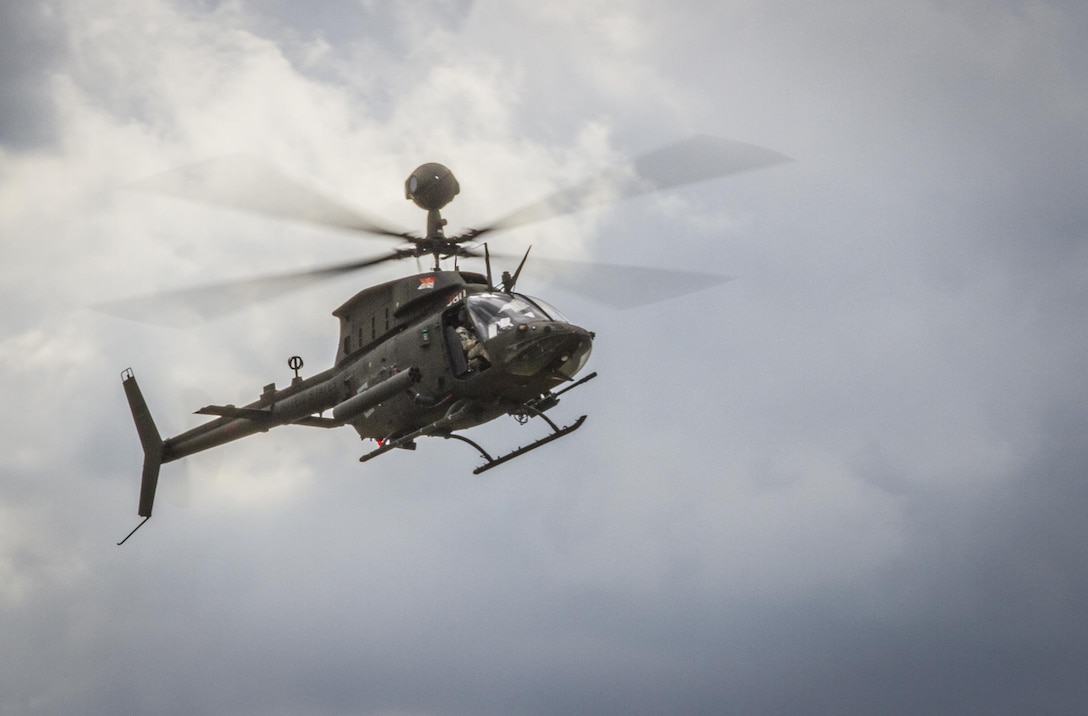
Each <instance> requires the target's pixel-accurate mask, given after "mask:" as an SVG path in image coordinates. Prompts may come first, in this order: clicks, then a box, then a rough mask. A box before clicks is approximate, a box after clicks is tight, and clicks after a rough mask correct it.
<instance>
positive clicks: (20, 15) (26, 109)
mask: <svg viewBox="0 0 1088 716" xmlns="http://www.w3.org/2000/svg"><path fill="white" fill-rule="evenodd" d="M60 30H61V28H60V27H59V25H58V23H57V20H56V17H55V16H54V15H53V13H52V12H51V6H50V5H48V4H44V3H4V4H3V6H2V7H0V146H7V147H9V148H15V149H31V148H36V147H41V146H45V145H49V144H52V143H53V142H55V141H56V136H55V131H56V116H55V108H54V106H53V102H52V99H51V86H50V82H51V79H52V77H51V75H52V73H53V72H54V71H55V70H56V68H57V67H58V66H59V65H60V64H61V62H62V60H63V52H64V43H63V38H62V36H61V35H60Z"/></svg>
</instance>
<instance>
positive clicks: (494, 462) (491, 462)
mask: <svg viewBox="0 0 1088 716" xmlns="http://www.w3.org/2000/svg"><path fill="white" fill-rule="evenodd" d="M540 417H541V418H544V419H545V420H547V421H548V425H550V426H551V428H552V434H551V435H548V436H546V437H543V438H540V439H539V440H537V441H535V442H531V443H529V444H528V445H525V446H524V447H519V448H518V449H517V450H514V451H512V452H508V453H506V454H505V455H500V456H499V457H491V455H490V454H488V452H487V450H484V449H483V448H482V447H480V446H479V444H478V443H476V442H475V441H473V440H469V439H468V438H466V437H465V436H464V435H456V434H454V433H450V434H449V435H442V436H441V437H444V438H446V439H447V440H460V441H461V442H464V443H468V444H469V445H471V446H472V447H474V448H476V450H477V451H479V453H480V456H481V457H483V459H484V460H487V462H485V463H484V464H483V465H480V466H479V467H478V468H476V469H475V470H473V471H472V474H473V475H479V474H480V473H481V472H486V471H487V470H490V469H491V468H493V467H498V466H499V465H501V464H503V463H504V462H507V461H509V460H513V459H514V458H516V457H517V456H519V455H524V454H525V453H527V452H529V451H530V450H536V449H537V448H538V447H540V446H541V445H547V444H548V443H550V442H551V441H553V440H558V439H559V438H561V437H563V436H564V435H569V434H570V433H573V432H574V431H575V430H577V429H578V428H580V427H582V423H584V422H585V421H586V416H585V415H583V416H582V417H580V418H578V419H577V420H575V421H574V422H573V423H571V424H570V425H568V426H566V427H565V428H561V427H559V426H558V425H556V424H555V423H553V422H552V421H551V420H549V419H548V417H547V416H545V415H543V414H540Z"/></svg>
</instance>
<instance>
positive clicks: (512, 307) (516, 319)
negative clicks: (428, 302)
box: [465, 293, 566, 340]
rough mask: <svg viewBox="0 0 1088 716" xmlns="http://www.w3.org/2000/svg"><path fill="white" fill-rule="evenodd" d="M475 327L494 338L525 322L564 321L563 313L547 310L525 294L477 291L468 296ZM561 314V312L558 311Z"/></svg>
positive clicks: (466, 302) (469, 308) (481, 335)
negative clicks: (522, 295)
mask: <svg viewBox="0 0 1088 716" xmlns="http://www.w3.org/2000/svg"><path fill="white" fill-rule="evenodd" d="M465 304H466V305H467V306H468V311H469V314H470V315H471V316H472V320H473V321H474V322H475V323H476V330H477V331H478V332H479V334H480V337H481V338H483V339H485V340H486V339H488V338H494V337H495V336H497V335H498V334H499V333H502V332H503V331H509V330H511V329H512V328H514V327H515V326H517V325H519V324H522V323H532V322H533V321H563V322H566V321H565V320H564V319H563V318H562V316H558V315H556V316H551V315H548V313H547V312H546V310H545V309H544V308H543V307H541V306H538V305H537V304H535V303H533V302H532V301H530V300H527V299H526V298H522V297H521V296H517V295H510V294H506V293H476V294H473V295H471V296H469V297H468V298H467V299H466V300H465ZM556 313H557V314H558V312H556Z"/></svg>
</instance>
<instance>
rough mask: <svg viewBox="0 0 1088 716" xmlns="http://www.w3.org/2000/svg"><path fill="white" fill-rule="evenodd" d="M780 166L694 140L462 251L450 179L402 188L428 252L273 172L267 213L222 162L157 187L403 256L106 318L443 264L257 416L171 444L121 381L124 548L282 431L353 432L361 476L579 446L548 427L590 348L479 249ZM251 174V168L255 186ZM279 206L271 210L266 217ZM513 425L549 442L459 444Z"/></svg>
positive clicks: (260, 403) (503, 225) (474, 232)
mask: <svg viewBox="0 0 1088 716" xmlns="http://www.w3.org/2000/svg"><path fill="white" fill-rule="evenodd" d="M246 161H247V160H242V162H243V163H245V162H246ZM783 161H787V159H786V158H785V157H784V156H782V155H780V154H778V153H776V152H773V151H771V150H767V149H763V148H760V147H755V146H753V145H749V144H744V143H740V142H734V141H729V140H724V139H720V138H716V137H710V136H702V135H701V136H695V137H691V138H689V139H685V140H683V141H680V142H678V143H676V144H672V145H669V146H666V147H664V148H662V149H659V150H657V151H655V152H651V153H649V154H645V155H642V156H641V157H639V158H637V159H635V160H634V161H633V162H632V163H630V164H627V165H624V166H621V167H613V168H611V169H607V170H605V171H603V172H601V173H600V174H598V175H595V176H593V177H591V178H590V179H588V180H586V181H585V182H583V183H581V184H579V185H577V186H574V187H571V188H568V189H565V190H562V191H560V192H557V193H555V194H552V195H550V196H548V197H546V198H544V199H542V200H540V201H538V202H534V203H532V204H529V205H528V206H525V207H523V208H521V209H519V210H517V211H514V212H512V213H510V214H507V215H506V216H504V217H502V218H500V219H498V220H496V221H493V222H491V223H489V224H486V225H484V226H482V227H479V228H474V229H469V230H466V231H464V232H462V233H459V234H456V235H454V236H446V233H445V227H446V220H445V218H443V216H442V213H441V211H442V209H443V208H445V207H446V206H447V205H448V204H449V202H450V201H452V200H453V199H454V197H456V196H457V195H458V193H459V192H460V185H459V183H458V181H457V179H456V178H455V177H454V175H453V173H452V172H451V171H450V170H449V169H448V168H447V167H445V166H444V165H442V164H438V163H433V162H431V163H427V164H423V165H421V166H420V167H418V168H417V169H416V170H415V171H413V172H412V173H411V174H410V175H409V177H408V178H407V180H406V181H405V186H404V190H405V196H406V198H407V199H408V200H411V201H412V202H413V203H414V204H415V205H416V206H418V207H419V208H421V209H423V210H425V211H426V212H427V224H426V233H425V234H424V235H422V236H418V235H415V234H413V233H410V232H407V231H400V230H397V229H396V228H391V227H390V226H389V225H388V224H386V223H385V222H382V221H377V220H374V219H371V218H369V217H366V216H364V215H362V214H360V213H359V212H357V211H354V210H349V209H347V208H345V207H343V206H342V205H340V204H338V203H336V202H334V201H332V200H330V199H327V198H325V197H324V196H322V195H320V194H318V193H315V192H313V191H311V190H309V189H307V188H305V187H302V186H301V185H297V184H294V183H292V182H290V180H287V179H285V178H282V177H278V175H273V174H271V173H269V172H267V171H264V170H260V172H259V173H261V176H260V179H259V181H258V183H259V184H260V185H262V186H264V187H266V188H268V187H272V188H273V189H274V190H270V191H269V192H268V193H267V194H266V195H262V196H257V197H254V195H252V194H249V195H238V194H234V195H232V194H231V189H232V188H233V187H236V186H237V185H238V182H237V181H235V179H236V178H237V177H233V178H229V179H226V180H224V179H223V171H222V169H223V167H224V166H225V167H227V168H228V169H231V170H232V171H233V170H236V169H237V167H238V166H239V160H237V159H229V160H228V161H226V162H225V163H224V162H222V161H219V162H216V160H213V162H211V163H204V164H200V165H194V166H193V167H189V168H183V170H173V171H171V172H167V173H165V174H163V175H159V176H158V177H154V178H152V179H151V180H148V181H147V182H145V183H144V185H143V186H142V187H140V188H143V189H148V190H150V191H154V192H157V193H161V194H166V195H173V196H180V197H183V198H187V199H197V200H200V201H205V202H211V203H218V204H225V205H227V206H231V207H234V208H241V209H247V210H250V211H256V212H260V213H264V214H270V215H273V216H277V217H281V218H283V217H286V218H291V219H295V220H302V221H308V222H311V223H317V224H321V225H325V226H332V227H335V228H340V229H348V230H351V231H355V232H361V233H364V234H368V235H372V236H379V237H386V238H391V239H395V240H397V241H399V242H402V244H403V245H401V246H398V247H396V248H394V249H393V250H392V251H391V252H389V253H386V254H383V255H379V256H375V257H369V258H364V259H361V260H355V261H350V262H346V263H342V264H337V265H334V266H328V267H324V268H319V269H310V270H306V271H299V272H293V273H287V274H280V275H275V276H267V277H262V278H257V279H251V280H247V281H242V282H232V283H227V284H220V285H214V286H205V287H200V288H197V289H187V290H182V291H176V292H173V293H168V294H159V295H158V296H156V297H151V298H150V300H148V299H139V300H138V301H133V300H127V301H121V302H114V303H112V304H100V306H99V308H100V309H102V310H104V311H106V312H108V313H114V314H116V315H121V316H125V317H134V316H133V315H131V314H132V310H131V309H132V308H133V307H134V306H139V307H140V308H141V309H142V310H143V311H144V312H145V317H146V311H148V310H151V311H153V312H154V311H158V310H160V307H161V306H165V305H169V304H178V303H181V304H190V305H191V304H203V306H204V307H205V308H207V309H209V310H207V311H206V313H210V314H216V313H220V312H223V311H225V310H228V309H230V308H233V307H235V306H234V304H236V303H239V302H245V301H248V300H250V299H252V298H254V297H260V298H262V299H263V298H267V297H269V296H271V295H275V294H278V293H282V292H284V291H287V290H293V289H295V288H299V287H301V286H305V285H309V284H311V283H313V282H316V281H321V280H324V279H328V278H333V277H337V276H341V275H343V274H345V273H348V272H352V271H357V270H360V269H365V268H369V267H372V266H376V265H378V264H381V263H385V262H390V261H397V260H402V259H409V258H414V259H417V260H419V259H422V258H425V257H431V258H433V261H434V263H433V268H432V269H431V270H430V271H427V272H424V273H419V274H416V275H412V276H408V277H405V278H399V279H396V280H393V281H388V282H386V283H382V284H380V285H376V286H372V287H369V288H365V289H363V290H362V291H360V292H358V293H356V294H355V295H354V296H352V297H351V298H350V299H348V300H347V301H346V302H345V303H344V304H343V305H341V306H340V307H339V308H337V309H336V310H335V311H333V315H334V316H335V317H336V318H338V319H339V321H340V335H339V342H338V346H337V351H336V357H335V360H334V364H333V366H332V367H331V368H328V369H326V370H323V371H321V372H319V373H316V374H314V375H311V376H309V377H306V378H304V377H302V376H301V375H300V373H299V371H300V370H301V368H302V367H303V361H302V359H301V358H300V357H299V356H293V357H291V359H290V360H289V361H288V366H289V367H290V368H291V369H292V370H293V371H294V378H293V379H292V380H291V383H290V385H288V386H287V387H284V388H277V387H276V385H275V383H270V384H268V385H266V386H264V389H263V390H262V391H261V393H260V397H259V398H258V399H257V400H255V401H253V402H251V403H249V404H247V405H243V406H241V407H236V406H234V405H207V406H205V407H203V408H201V409H199V410H197V411H196V413H197V414H199V415H207V416H212V417H213V419H212V420H210V421H208V422H206V423H204V424H202V425H199V426H197V427H195V428H193V429H191V430H188V431H186V432H183V433H181V434H179V435H175V436H174V437H170V438H166V439H165V440H164V439H163V438H162V437H161V435H160V433H159V430H158V428H157V426H156V424H155V421H154V420H153V418H152V416H151V412H150V410H149V409H148V406H147V403H146V401H145V400H144V397H143V394H142V393H141V391H140V387H139V385H138V384H137V382H136V377H135V375H134V373H133V371H132V369H131V368H129V369H126V370H125V371H124V372H123V373H122V384H123V386H124V390H125V395H126V397H127V400H128V403H129V407H130V409H131V411H132V416H133V419H134V421H135V423H136V430H137V433H138V435H139V439H140V443H141V445H142V447H143V450H144V463H143V473H142V479H141V486H140V498H139V507H138V514H139V516H140V517H143V518H144V519H143V520H142V521H141V522H140V523H139V524H138V525H137V526H136V528H135V529H133V530H132V532H130V533H129V534H128V536H126V537H125V539H123V540H121V542H119V543H118V545H121V544H124V543H125V542H126V541H127V540H128V539H129V537H131V536H132V535H133V534H135V532H136V531H137V530H138V529H140V527H142V526H143V525H144V524H145V523H146V522H147V520H148V519H150V518H151V514H152V508H153V505H154V500H155V491H156V488H157V485H158V479H159V471H160V467H161V466H162V464H163V463H168V462H173V461H175V460H179V459H181V458H183V457H186V456H188V455H192V454H194V453H197V452H200V451H203V450H207V449H209V448H213V447H217V446H219V445H223V444H225V443H228V442H231V441H234V440H238V439H240V438H243V437H247V436H249V435H253V434H255V433H259V432H267V431H268V430H270V429H272V428H274V427H277V426H280V425H302V426H309V427H318V428H335V427H341V426H345V425H350V426H351V427H352V428H354V429H355V431H356V432H357V433H358V434H359V436H360V438H361V439H363V440H371V441H373V445H372V448H371V449H370V450H369V451H367V452H366V453H364V454H363V455H362V456H361V457H360V458H359V460H360V461H361V462H368V461H370V460H373V459H374V458H377V457H379V456H381V455H384V454H385V453H388V452H390V451H392V450H396V449H401V450H413V449H415V447H416V440H418V439H419V438H422V437H437V438H443V439H455V440H458V441H461V442H463V443H466V444H468V445H470V446H471V447H472V448H474V449H475V450H476V451H477V452H479V454H480V456H481V458H482V459H483V463H482V464H481V465H479V466H478V467H477V468H476V469H475V470H474V473H475V474H479V473H481V472H484V471H486V470H490V469H492V468H494V467H497V466H498V465H501V464H503V463H505V462H508V461H509V460H512V459H514V458H516V457H519V456H521V455H524V454H525V453H527V452H529V451H531V450H535V449H537V448H539V447H541V446H543V445H546V444H548V443H550V442H553V441H555V440H558V439H559V438H561V437H564V436H566V435H569V434H570V433H572V432H574V431H575V430H577V429H578V428H580V427H581V426H582V424H583V423H584V421H585V420H586V416H585V415H582V416H581V417H579V418H577V419H576V420H574V421H573V422H571V423H570V424H568V425H565V426H560V425H559V424H557V423H556V422H555V421H553V420H552V419H551V418H550V417H549V416H548V415H547V414H546V413H547V412H548V411H549V410H551V409H552V408H554V407H555V406H556V405H557V404H558V403H559V398H560V396H561V395H564V394H565V393H567V392H568V391H571V390H573V389H574V388H577V387H579V386H581V385H584V384H585V383H586V382H588V381H590V380H592V379H593V378H595V377H596V375H597V374H596V373H595V372H592V373H589V374H588V375H584V376H582V377H577V378H576V376H579V374H580V373H581V371H582V369H583V368H584V367H585V365H586V362H587V361H588V359H589V356H590V352H591V350H592V346H593V339H594V337H595V334H594V333H593V332H592V331H589V330H586V329H585V328H582V327H579V326H576V325H574V324H572V323H570V322H569V321H568V320H567V319H566V318H565V317H564V316H563V314H562V313H560V312H559V310H558V309H556V308H554V307H553V306H552V305H551V304H550V303H548V302H546V301H544V300H541V299H539V298H534V297H531V296H528V295H525V294H522V293H519V292H517V291H516V288H517V283H518V279H519V277H520V276H521V274H522V270H523V269H524V268H525V266H526V263H527V261H528V260H529V252H528V251H527V252H526V253H525V254H524V255H523V256H522V257H521V260H520V262H519V263H518V265H517V268H516V269H515V270H514V272H513V273H512V274H511V273H510V272H509V271H504V272H503V273H502V275H501V278H500V280H499V281H497V282H496V281H495V280H494V278H493V276H492V262H491V258H492V255H491V252H490V249H489V248H488V244H487V243H483V242H481V238H482V237H484V236H485V235H489V234H493V233H495V232H498V231H500V230H507V229H513V228H515V227H518V226H521V225H524V224H528V223H530V222H535V221H540V220H543V219H547V218H550V217H554V216H558V215H561V214H568V213H572V212H575V211H580V210H582V209H584V208H587V207H589V206H592V205H594V204H601V203H604V202H607V201H614V200H617V199H622V198H627V197H631V196H634V195H638V194H642V193H645V192H648V191H652V190H658V189H664V188H671V187H676V186H680V185H683V184H688V183H692V182H696V181H701V180H705V179H711V178H714V177H719V176H724V175H726V174H733V173H737V172H741V171H746V170H751V169H757V168H761V167H766V166H770V165H773V164H777V163H780V162H783ZM252 169H253V166H252V165H251V166H249V170H250V179H252ZM194 174H196V175H200V176H199V177H198V178H199V179H200V181H199V182H197V183H194V182H193V178H194ZM209 177H211V178H212V179H213V180H209ZM194 187H201V188H197V189H194ZM209 187H210V188H209ZM269 195H275V197H276V198H275V199H274V200H271V201H270V200H269V198H268V197H269ZM284 197H290V199H289V200H286V199H284ZM481 247H482V250H481ZM465 259H483V262H484V272H483V273H479V272H472V271H467V270H462V269H461V268H460V266H459V264H460V261H461V260H465ZM450 260H452V261H453V266H452V267H449V268H444V267H443V262H448V261H450ZM534 261H535V259H534ZM541 263H542V264H547V265H549V266H550V267H551V269H552V272H553V274H558V275H559V276H560V277H563V276H567V277H571V276H574V277H577V276H578V275H581V274H580V273H579V271H580V270H581V269H584V265H579V264H576V263H572V262H565V261H555V260H547V261H541ZM624 268H625V267H617V266H608V265H591V266H590V268H589V274H588V275H589V276H590V280H591V281H592V280H593V276H594V275H595V274H602V275H608V274H610V273H615V272H616V271H622V270H623V269H624ZM632 270H636V271H637V270H638V269H636V268H634V267H632ZM642 272H643V273H642V274H641V276H642V277H645V276H646V274H647V273H648V274H649V276H650V283H652V284H653V285H655V286H657V287H658V288H661V287H664V289H665V291H664V293H663V294H658V295H657V296H656V297H663V296H665V297H667V296H669V295H678V294H680V293H685V292H689V291H691V290H697V289H698V288H701V287H704V286H707V285H712V284H714V283H721V282H722V281H724V280H725V279H724V278H723V277H718V276H711V275H708V274H700V273H693V272H683V271H669V270H662V269H642ZM644 283H645V282H644ZM677 286H679V287H680V288H679V289H678V290H676V287H677ZM135 317H137V318H140V316H135ZM504 415H509V416H512V417H513V418H515V419H516V420H517V421H518V422H520V423H522V424H525V423H527V422H528V421H529V420H530V419H533V418H538V419H539V420H540V421H541V422H543V423H544V424H545V425H546V426H547V428H548V432H547V434H545V435H544V436H543V437H539V438H537V439H535V440H533V441H532V442H530V443H528V444H527V445H524V446H522V447H518V448H516V449H514V450H512V451H510V452H507V453H505V454H502V455H498V456H493V455H492V454H491V453H490V452H488V451H487V450H485V449H484V448H483V447H482V446H481V445H480V444H479V443H478V442H477V441H475V440H473V439H470V438H468V437H466V436H464V435H462V434H460V433H461V431H464V430H466V429H468V428H472V427H475V426H478V425H481V424H483V423H487V422H489V421H491V420H494V419H496V418H498V417H501V416H504Z"/></svg>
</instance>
